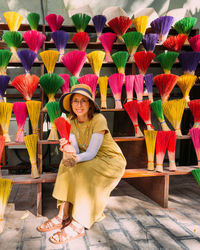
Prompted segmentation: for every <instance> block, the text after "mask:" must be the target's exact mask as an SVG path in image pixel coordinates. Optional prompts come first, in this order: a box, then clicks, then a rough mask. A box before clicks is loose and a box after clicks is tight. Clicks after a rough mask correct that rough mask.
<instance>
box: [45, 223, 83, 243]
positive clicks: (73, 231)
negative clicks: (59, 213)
mask: <svg viewBox="0 0 200 250" xmlns="http://www.w3.org/2000/svg"><path fill="white" fill-rule="evenodd" d="M67 229H69V233H66V232H65V228H63V229H62V230H61V231H60V232H57V233H55V234H53V235H52V236H51V237H50V238H49V240H50V241H51V243H53V244H64V243H68V242H69V241H70V240H75V239H78V238H81V237H83V236H84V235H85V230H84V227H81V228H78V227H76V226H75V225H74V224H73V223H72V222H71V223H70V224H69V225H68V226H67ZM56 236H57V237H56ZM56 238H57V239H56Z"/></svg>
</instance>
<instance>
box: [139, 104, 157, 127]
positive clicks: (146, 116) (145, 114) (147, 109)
mask: <svg viewBox="0 0 200 250" xmlns="http://www.w3.org/2000/svg"><path fill="white" fill-rule="evenodd" d="M150 103H151V102H150V101H149V100H143V101H140V102H138V113H139V115H140V117H141V118H142V120H143V121H144V123H145V124H146V126H147V130H154V128H153V126H152V124H151V106H150Z"/></svg>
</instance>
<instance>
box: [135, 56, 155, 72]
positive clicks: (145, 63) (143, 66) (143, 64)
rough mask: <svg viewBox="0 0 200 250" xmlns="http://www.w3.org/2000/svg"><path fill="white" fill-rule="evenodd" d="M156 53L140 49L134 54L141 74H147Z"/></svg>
mask: <svg viewBox="0 0 200 250" xmlns="http://www.w3.org/2000/svg"><path fill="white" fill-rule="evenodd" d="M155 56H156V55H155V54H154V53H152V52H150V51H139V52H136V53H135V54H134V59H135V63H136V65H137V67H138V70H139V72H140V74H142V75H145V74H146V72H147V69H148V67H149V65H150V64H151V62H152V60H153V59H154V57H155Z"/></svg>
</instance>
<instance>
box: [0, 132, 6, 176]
mask: <svg viewBox="0 0 200 250" xmlns="http://www.w3.org/2000/svg"><path fill="white" fill-rule="evenodd" d="M5 140H6V139H5V137H4V136H3V135H0V162H1V159H2V155H3V151H4V147H5ZM0 178H2V174H1V165H0Z"/></svg>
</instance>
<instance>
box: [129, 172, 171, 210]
mask: <svg viewBox="0 0 200 250" xmlns="http://www.w3.org/2000/svg"><path fill="white" fill-rule="evenodd" d="M127 181H128V183H129V184H131V185H133V186H134V187H135V188H137V189H138V190H139V191H140V192H142V193H143V194H145V195H146V196H148V197H149V198H150V199H152V200H153V201H155V202H156V203H158V204H159V205H160V206H161V207H163V208H168V195H169V175H165V176H154V177H144V178H131V179H127Z"/></svg>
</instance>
